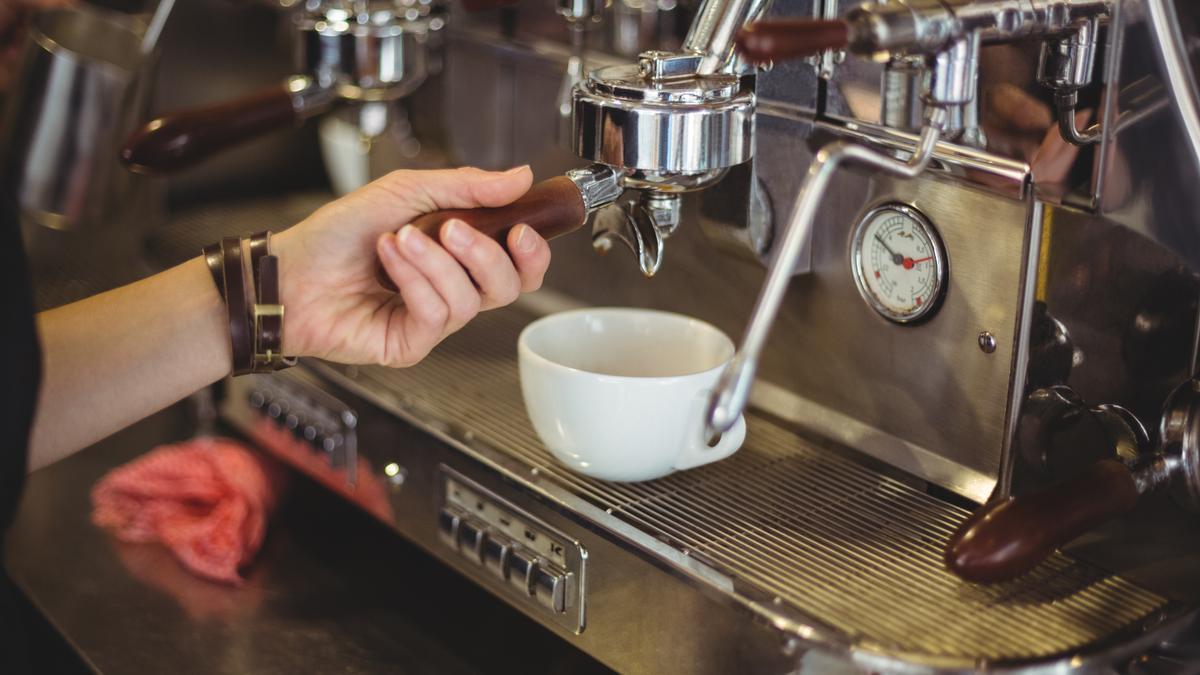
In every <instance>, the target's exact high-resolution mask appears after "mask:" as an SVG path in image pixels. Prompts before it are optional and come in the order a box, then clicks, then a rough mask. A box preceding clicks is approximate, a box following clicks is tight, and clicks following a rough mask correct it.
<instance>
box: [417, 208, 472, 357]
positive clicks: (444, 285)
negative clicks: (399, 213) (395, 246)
mask: <svg viewBox="0 0 1200 675" xmlns="http://www.w3.org/2000/svg"><path fill="white" fill-rule="evenodd" d="M460 227H461V228H463V229H464V230H465V229H468V228H467V226H466V225H462V224H460ZM396 239H397V241H398V242H399V244H400V254H401V255H402V256H403V257H404V259H405V260H406V261H407V262H408V263H409V264H410V265H412V266H413V267H414V268H416V270H417V271H418V272H420V273H421V274H422V275H423V276H424V278H425V279H426V281H427V283H429V284H430V285H431V286H432V287H433V288H434V290H436V291H437V294H438V295H440V296H441V298H442V300H443V302H444V303H445V305H446V308H447V310H448V316H447V318H446V323H445V334H447V335H448V334H450V333H453V332H454V331H456V330H458V329H459V328H462V327H463V326H465V325H466V323H467V322H468V321H470V320H471V319H473V318H475V315H476V314H478V313H479V309H480V307H481V305H482V298H481V297H480V296H479V291H478V290H476V288H475V284H474V283H472V282H471V278H470V277H469V276H467V272H466V270H464V269H463V267H462V265H460V264H459V263H458V261H457V260H456V259H455V258H454V256H452V255H450V253H449V252H448V251H446V249H444V248H442V247H441V246H439V245H438V244H437V242H435V241H433V240H432V239H430V238H429V236H428V235H426V234H425V233H424V232H421V231H420V230H418V229H417V228H415V227H413V226H412V225H405V226H404V227H403V228H402V229H401V230H400V233H399V234H397V235H396ZM401 294H403V287H401Z"/></svg>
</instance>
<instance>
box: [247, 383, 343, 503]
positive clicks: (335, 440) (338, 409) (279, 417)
mask: <svg viewBox="0 0 1200 675" xmlns="http://www.w3.org/2000/svg"><path fill="white" fill-rule="evenodd" d="M244 379H246V380H250V381H249V382H241V383H239V385H242V386H239V387H238V390H239V391H240V395H241V396H243V397H244V398H242V399H241V400H243V401H245V403H246V404H248V407H249V410H251V411H253V412H254V413H256V414H257V416H258V417H259V418H260V419H262V420H265V421H268V422H269V423H270V424H269V425H268V426H269V427H272V428H273V429H275V430H276V431H275V432H271V433H270V434H268V435H269V436H271V437H272V439H273V440H274V441H275V442H270V439H259V440H260V441H262V442H264V443H265V444H266V445H268V446H269V447H270V449H271V450H273V451H275V452H281V453H284V454H285V455H291V454H296V453H299V454H305V453H306V454H307V457H291V456H288V457H285V459H289V460H290V461H291V462H292V463H293V464H294V465H297V466H299V467H300V468H302V469H306V468H310V466H311V459H310V457H311V455H317V456H318V457H320V458H321V459H323V460H324V461H323V462H322V464H323V465H324V466H325V467H327V469H323V471H328V470H329V469H333V470H339V472H340V473H343V474H344V475H343V478H344V480H345V483H346V485H347V486H349V487H353V486H354V484H355V481H356V479H357V477H358V466H357V462H358V447H357V433H356V430H357V425H358V418H357V416H356V415H355V414H354V412H353V411H352V410H350V408H349V407H347V406H346V405H345V404H344V403H342V402H341V401H339V400H338V399H337V398H335V397H333V396H331V395H330V394H329V393H328V392H325V391H322V390H320V389H318V388H316V387H312V386H306V385H304V384H303V383H301V382H300V381H298V380H295V379H293V378H286V377H266V376H249V377H248V378H244ZM244 385H248V386H244ZM277 432H284V433H283V435H280V434H278V433H277ZM288 439H290V440H288ZM285 446H286V447H285ZM340 470H344V472H343V471H340Z"/></svg>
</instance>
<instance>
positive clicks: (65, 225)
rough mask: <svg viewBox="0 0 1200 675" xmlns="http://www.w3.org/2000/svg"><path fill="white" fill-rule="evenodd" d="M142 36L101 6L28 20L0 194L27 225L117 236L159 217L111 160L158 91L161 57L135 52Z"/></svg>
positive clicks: (133, 179) (145, 187) (143, 190)
mask: <svg viewBox="0 0 1200 675" xmlns="http://www.w3.org/2000/svg"><path fill="white" fill-rule="evenodd" d="M143 30H144V26H142V25H141V24H140V23H139V22H138V21H137V20H136V19H134V18H133V17H130V16H128V15H124V14H118V13H115V12H106V11H105V10H102V9H99V8H90V7H81V8H78V9H71V10H55V11H46V12H40V13H38V14H37V15H36V16H35V17H34V19H33V21H32V23H31V33H30V39H29V40H28V42H27V43H26V44H25V52H24V56H23V61H22V65H21V69H20V74H19V75H18V78H19V79H18V80H17V82H16V84H15V89H14V91H19V92H20V95H19V96H9V97H7V110H6V115H5V120H6V121H5V125H4V133H3V144H4V149H3V153H4V154H3V157H4V159H3V166H4V168H3V175H4V184H3V189H4V190H5V191H6V192H7V193H9V194H11V195H13V197H14V199H15V201H16V203H17V204H18V206H19V208H20V217H21V219H22V220H23V221H25V222H27V223H31V224H33V225H36V226H40V227H48V228H54V229H67V230H70V229H95V228H100V229H115V228H116V227H119V226H122V225H125V226H135V224H136V223H138V222H145V221H153V220H155V219H156V217H157V216H158V215H159V214H158V213H157V212H156V211H155V210H154V209H153V208H147V206H149V207H153V206H156V205H155V204H154V203H153V200H151V201H150V203H149V204H147V200H146V197H147V196H153V190H152V188H151V186H150V185H149V183H148V182H147V181H145V180H144V179H140V178H139V177H137V176H134V175H132V174H130V173H129V172H128V171H125V170H124V169H123V168H122V167H121V166H120V165H119V164H118V161H117V150H118V148H119V147H120V144H121V143H122V142H123V141H124V139H125V136H126V135H127V134H128V133H130V132H132V131H133V129H134V127H135V125H137V124H139V123H140V122H141V120H142V118H143V117H144V116H145V115H146V113H147V110H148V107H149V103H150V94H151V91H152V88H153V86H154V72H155V71H154V66H155V63H156V59H157V54H156V53H151V54H149V55H143V54H142V53H141V52H140V50H139V47H140V45H141V39H142V33H143ZM143 228H144V225H143ZM143 231H144V229H143Z"/></svg>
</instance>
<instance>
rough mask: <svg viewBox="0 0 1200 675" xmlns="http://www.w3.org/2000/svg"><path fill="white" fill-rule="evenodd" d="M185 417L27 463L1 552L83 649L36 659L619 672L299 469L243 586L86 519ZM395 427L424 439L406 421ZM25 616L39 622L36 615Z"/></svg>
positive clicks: (235, 671) (359, 674)
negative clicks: (192, 570)
mask: <svg viewBox="0 0 1200 675" xmlns="http://www.w3.org/2000/svg"><path fill="white" fill-rule="evenodd" d="M190 417H191V416H190V415H189V414H187V411H186V409H185V408H184V407H183V406H174V407H172V408H170V409H168V410H167V411H166V412H163V413H160V414H158V415H156V416H154V417H152V418H150V419H148V420H146V421H143V422H140V423H138V424H137V425H135V426H133V427H131V428H130V429H127V430H125V431H122V432H120V433H118V434H117V435H115V436H113V437H112V438H109V439H106V440H105V441H102V442H101V443H99V444H97V445H96V446H94V447H92V448H89V449H86V450H84V451H83V452H81V453H79V454H77V455H75V456H72V457H70V458H68V459H66V460H64V461H61V462H58V463H56V464H54V465H52V466H50V467H47V468H46V469H44V470H41V471H38V472H35V473H34V474H33V475H31V476H30V479H29V482H28V484H27V485H26V487H25V490H24V495H23V499H22V503H21V508H20V512H19V514H18V516H17V520H16V521H15V523H14V525H13V527H12V528H11V530H10V531H9V532H8V539H7V542H6V546H5V549H4V553H5V560H4V564H5V567H6V571H7V573H8V575H9V576H11V578H12V580H13V581H14V582H15V585H16V587H17V588H18V589H19V591H20V592H21V593H22V594H24V595H25V596H26V597H27V598H28V600H29V602H30V604H31V605H32V606H33V608H34V611H35V612H36V613H38V614H40V615H41V616H43V617H44V619H45V622H46V623H47V624H48V629H49V630H53V631H55V632H57V633H59V634H61V636H62V643H60V644H59V645H56V646H57V648H58V649H62V650H71V651H72V652H74V653H77V654H78V658H79V661H81V662H82V664H83V665H82V667H81V668H80V670H79V671H75V670H70V671H67V670H63V669H60V668H58V667H55V666H53V665H49V666H48V665H46V664H45V663H44V660H45V658H46V657H47V656H58V655H53V654H41V653H38V652H36V651H35V652H34V654H33V657H34V660H35V667H36V666H37V665H39V664H40V665H42V666H44V667H45V670H44V672H52V673H56V674H61V673H67V672H69V673H75V672H81V673H82V672H87V673H98V674H102V675H138V674H142V673H163V672H170V673H177V674H179V675H244V674H245V673H257V674H260V675H276V674H278V675H295V674H296V673H333V672H336V673H346V674H347V675H374V674H379V675H382V674H384V673H389V674H397V673H404V674H413V675H417V674H429V673H437V674H439V675H441V674H445V675H474V674H478V673H495V672H518V671H519V672H524V673H534V674H545V675H551V674H552V673H587V674H590V675H600V674H602V673H610V672H611V671H609V670H608V669H606V668H604V667H603V666H601V665H600V664H598V663H597V662H595V661H594V660H592V659H591V658H588V657H587V656H586V655H584V654H582V653H581V652H579V651H578V650H576V649H574V648H572V647H571V646H570V645H568V644H567V643H565V642H563V641H562V640H560V639H559V638H558V637H556V636H554V635H552V634H551V633H549V632H547V631H546V630H545V629H543V628H542V627H541V626H540V625H538V624H537V623H535V622H534V621H531V620H530V619H528V618H526V617H524V616H522V615H521V613H519V612H517V611H514V610H513V609H511V608H509V607H507V606H506V605H505V604H504V603H502V602H500V601H498V600H495V599H493V598H491V597H490V596H489V595H488V594H487V593H486V592H484V591H482V590H481V589H478V588H476V587H475V586H474V585H473V584H472V583H471V582H469V581H467V580H466V579H464V578H463V577H462V576H460V575H459V574H456V573H455V572H454V571H453V570H451V569H448V568H447V567H446V566H445V565H443V564H442V563H440V562H438V561H437V560H435V559H434V558H432V557H430V556H428V555H426V554H424V553H422V552H421V551H420V550H419V549H417V548H416V547H414V546H412V545H411V544H408V543H406V542H404V541H403V540H402V539H401V538H399V537H397V536H395V534H394V533H393V532H392V531H390V530H388V529H387V528H386V527H384V526H383V525H381V524H380V523H379V522H378V521H376V520H375V519H373V518H371V517H370V516H368V515H366V514H364V513H362V512H361V511H358V510H357V509H355V508H354V507H353V506H352V505H350V504H349V503H347V502H345V501H344V500H343V499H341V498H339V497H338V496H336V495H334V494H333V493H331V492H329V491H327V490H325V489H323V488H321V487H319V486H318V485H316V484H315V483H313V482H311V481H308V480H306V479H304V478H302V477H300V476H298V475H297V476H292V477H291V478H292V480H291V481H290V485H289V489H288V490H287V491H286V492H285V493H284V496H283V499H282V501H281V503H280V506H279V508H278V510H277V511H276V512H275V514H274V515H273V517H272V518H271V520H270V524H269V531H268V534H267V537H266V539H265V541H264V544H263V548H262V550H261V552H260V553H259V555H258V556H257V557H256V559H255V561H254V562H253V564H251V565H250V566H249V567H248V568H247V570H246V577H247V580H246V583H245V584H244V585H242V586H240V587H230V586H225V585H220V584H214V583H211V582H208V581H204V580H202V579H199V578H197V577H195V576H193V575H191V574H189V573H188V572H186V571H184V569H183V568H182V567H181V566H180V565H179V563H178V562H177V561H176V560H175V559H174V558H173V557H172V556H171V554H170V553H168V552H167V551H166V550H165V549H164V548H163V547H161V546H159V545H157V544H128V543H122V542H118V541H116V540H114V539H113V538H112V537H111V536H110V535H109V534H108V533H106V532H105V531H104V530H102V529H100V528H98V527H96V526H94V525H92V523H91V522H90V513H91V502H90V491H91V488H92V486H93V485H94V484H95V482H96V481H97V480H99V478H100V477H101V476H103V475H104V474H105V473H106V472H108V471H109V470H111V469H113V468H115V467H116V466H118V465H120V464H122V463H124V462H127V461H130V460H132V459H134V458H135V457H137V456H138V455H140V454H142V453H144V452H146V451H148V450H149V449H150V448H152V447H154V446H156V445H158V444H160V443H169V442H178V441H182V440H185V439H187V438H188V437H189V436H190V435H191V434H192V433H193V431H194V427H193V426H192V420H191V418H190ZM219 431H220V432H221V433H229V432H230V429H229V428H228V427H222V428H220V429H219ZM395 438H396V440H397V441H399V442H403V443H405V444H408V445H412V446H416V445H419V444H421V443H428V442H429V441H428V438H427V437H423V436H421V435H420V434H412V433H411V432H410V433H409V434H408V435H405V436H403V440H402V441H401V437H399V436H397V437H395ZM5 628H6V630H12V629H13V627H12V626H9V625H6V626H5ZM25 628H27V629H29V631H28V633H26V634H28V635H30V637H31V638H32V633H33V630H32V629H33V626H32V625H28V626H26V627H25ZM37 646H38V642H36V641H33V642H32V645H31V649H33V648H36V647H37ZM58 660H59V659H57V658H56V659H52V660H51V662H52V663H57V661H58ZM37 672H43V671H41V670H39V671H37Z"/></svg>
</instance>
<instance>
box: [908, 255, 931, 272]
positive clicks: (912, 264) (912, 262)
mask: <svg viewBox="0 0 1200 675" xmlns="http://www.w3.org/2000/svg"><path fill="white" fill-rule="evenodd" d="M926 260H933V256H929V257H927V258H921V259H920V260H913V259H912V258H905V259H904V262H903V263H902V264H903V265H904V269H906V270H911V269H912V268H914V267H916V266H917V265H918V264H920V263H923V262H925V261H926Z"/></svg>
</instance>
